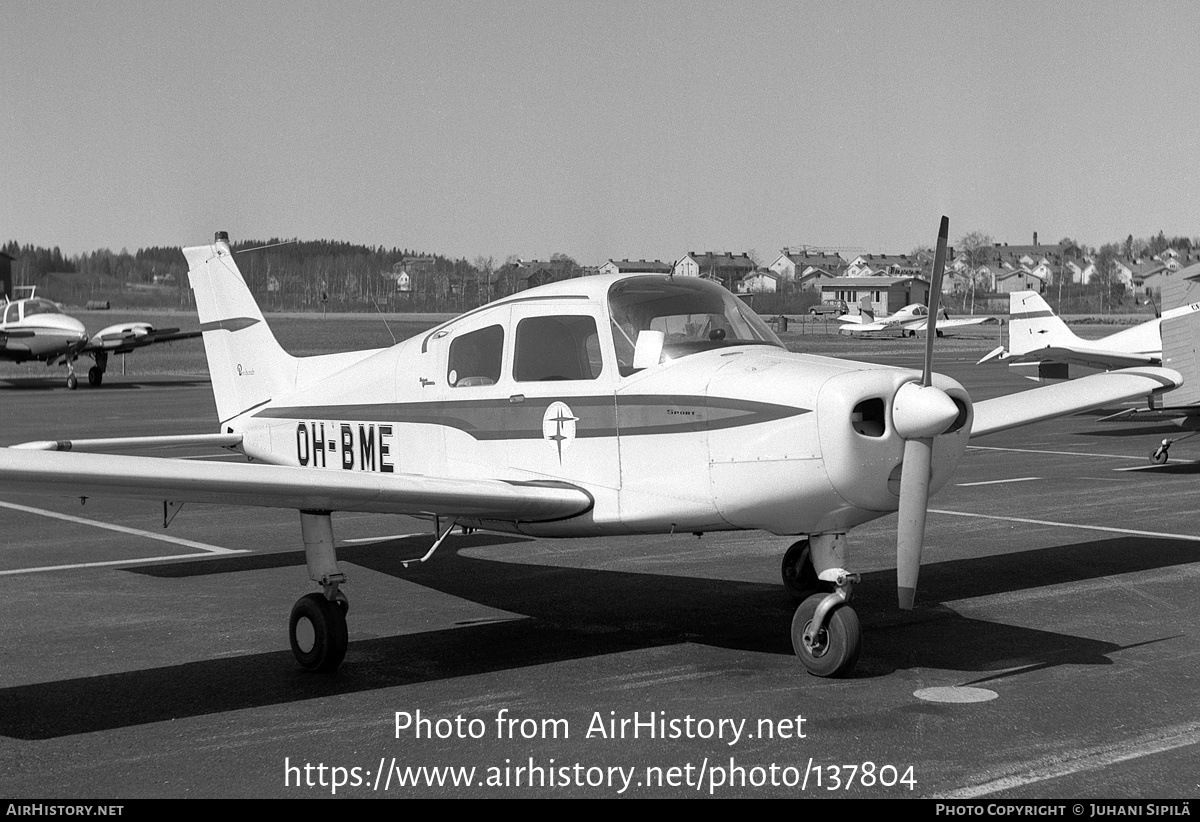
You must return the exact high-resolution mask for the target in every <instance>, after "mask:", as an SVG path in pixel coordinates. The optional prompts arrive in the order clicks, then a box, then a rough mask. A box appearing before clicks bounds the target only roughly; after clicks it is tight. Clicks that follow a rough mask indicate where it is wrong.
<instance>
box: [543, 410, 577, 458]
mask: <svg viewBox="0 0 1200 822" xmlns="http://www.w3.org/2000/svg"><path fill="white" fill-rule="evenodd" d="M578 421H579V417H576V416H575V415H574V414H572V413H571V408H570V406H568V405H567V404H566V403H565V402H557V401H556V402H552V403H550V407H549V408H547V409H546V413H545V414H543V415H542V439H546V440H549V441H550V442H552V443H554V445H555V447H556V448H557V449H558V461H559V462H562V455H563V451H565V450H567V449H568V448H570V447H571V443H572V442H574V441H575V423H576V422H578Z"/></svg>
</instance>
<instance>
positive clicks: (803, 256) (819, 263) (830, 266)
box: [769, 248, 849, 289]
mask: <svg viewBox="0 0 1200 822" xmlns="http://www.w3.org/2000/svg"><path fill="white" fill-rule="evenodd" d="M848 266H849V263H847V262H846V261H845V260H843V259H842V258H841V257H840V256H838V255H837V254H833V253H830V252H824V251H807V250H803V249H788V248H785V249H784V250H783V253H782V254H780V255H779V257H778V258H777V259H776V260H775V262H773V263H771V265H770V266H769V268H770V269H771V271H774V272H775V273H776V274H777V275H778V276H779V278H780V281H781V282H785V283H788V284H789V285H794V286H796V287H799V288H812V289H819V288H820V287H821V283H822V282H823V281H825V280H829V279H832V278H834V277H844V276H846V269H847V267H848Z"/></svg>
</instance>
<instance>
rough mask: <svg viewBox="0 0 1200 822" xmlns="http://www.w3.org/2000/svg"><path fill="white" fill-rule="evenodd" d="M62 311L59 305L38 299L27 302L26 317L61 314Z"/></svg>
mask: <svg viewBox="0 0 1200 822" xmlns="http://www.w3.org/2000/svg"><path fill="white" fill-rule="evenodd" d="M61 313H62V311H61V310H60V309H59V307H58V306H57V305H55V304H54V303H52V302H50V301H49V300H43V299H40V298H38V297H35V298H33V299H32V300H26V301H25V316H26V317H32V316H33V315H34V314H61Z"/></svg>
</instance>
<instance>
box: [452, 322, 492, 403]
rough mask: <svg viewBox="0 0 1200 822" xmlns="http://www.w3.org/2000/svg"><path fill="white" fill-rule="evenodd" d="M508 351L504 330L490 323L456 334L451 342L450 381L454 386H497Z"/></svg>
mask: <svg viewBox="0 0 1200 822" xmlns="http://www.w3.org/2000/svg"><path fill="white" fill-rule="evenodd" d="M503 354H504V329H503V328H502V327H501V326H499V325H489V326H488V327H487V328H481V329H479V330H478V331H472V332H470V333H468V334H463V335H462V336H460V337H456V338H455V339H454V341H453V342H451V343H450V363H449V365H448V366H447V371H446V383H447V384H448V385H450V386H451V387H453V388H469V387H471V386H478V385H495V384H496V382H497V381H498V380H499V379H500V363H501V362H502V360H503Z"/></svg>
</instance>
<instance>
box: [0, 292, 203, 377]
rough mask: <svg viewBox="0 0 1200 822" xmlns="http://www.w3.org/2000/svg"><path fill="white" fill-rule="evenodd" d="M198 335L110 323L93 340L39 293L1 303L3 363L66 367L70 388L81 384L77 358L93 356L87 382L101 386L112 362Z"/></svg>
mask: <svg viewBox="0 0 1200 822" xmlns="http://www.w3.org/2000/svg"><path fill="white" fill-rule="evenodd" d="M199 336H200V332H199V331H180V330H179V329H178V328H155V327H154V326H153V325H151V324H150V323H146V322H132V323H118V324H117V325H110V326H108V327H107V328H105V329H103V330H102V331H100V332H99V333H97V334H95V335H94V336H91V337H89V336H88V333H87V331H86V330H85V329H84V327H83V323H81V322H80V321H79V320H77V319H75V318H74V317H72V316H69V315H68V314H65V313H63V310H62V307H61V306H59V305H58V303H55V302H51V301H50V300H47V299H43V298H42V297H38V296H36V294H34V295H31V296H29V297H26V298H24V299H20V300H11V299H9V295H8V294H5V295H4V302H3V303H2V304H0V360H15V361H16V362H25V361H26V360H36V361H40V362H44V363H46V364H47V365H65V366H66V367H67V388H70V389H72V390H74V389H75V387H76V386H78V385H79V378H78V377H76V376H75V360H77V359H79V358H80V357H85V356H86V357H91V358H92V360H93V362H94V363H95V364H94V365H93V366H92V367H91V368H89V369H88V384H89V385H100V383H102V382H103V381H104V372H105V371H106V370H107V369H108V358H109V356H111V355H113V354H126V353H128V352H130V351H133V350H134V349H137V348H142V347H144V346H147V345H153V344H154V343H162V342H172V341H174V340H186V339H189V338H191V337H199Z"/></svg>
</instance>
